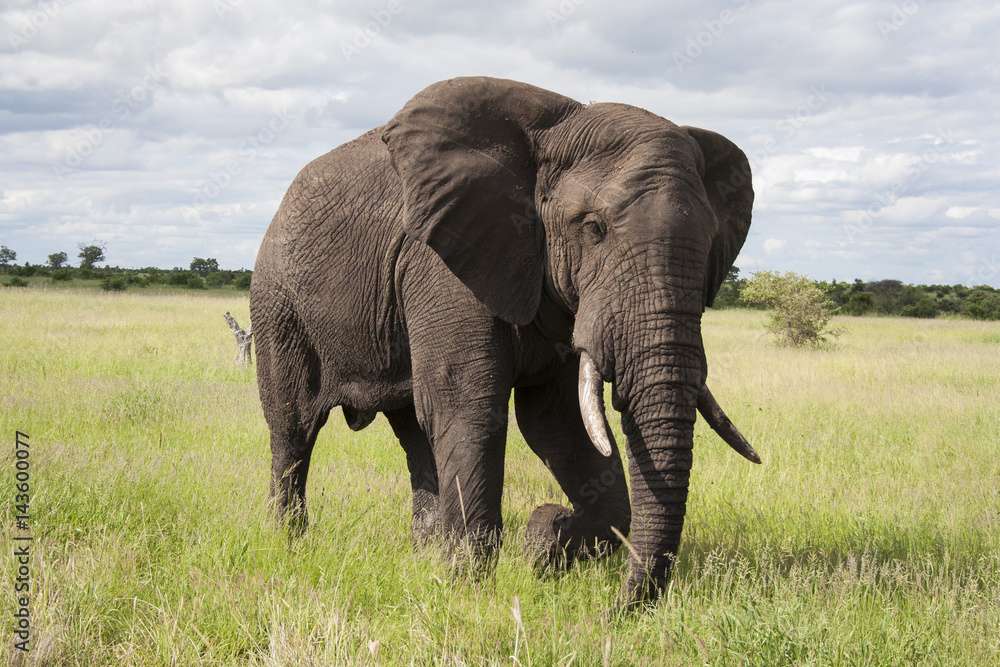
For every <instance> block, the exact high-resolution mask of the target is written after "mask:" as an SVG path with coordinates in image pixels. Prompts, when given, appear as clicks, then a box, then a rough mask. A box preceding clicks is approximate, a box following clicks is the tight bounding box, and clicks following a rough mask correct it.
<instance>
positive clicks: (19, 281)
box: [7, 276, 28, 287]
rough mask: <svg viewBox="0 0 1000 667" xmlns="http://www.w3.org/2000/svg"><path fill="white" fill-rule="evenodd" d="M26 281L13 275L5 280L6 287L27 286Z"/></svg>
mask: <svg viewBox="0 0 1000 667" xmlns="http://www.w3.org/2000/svg"><path fill="white" fill-rule="evenodd" d="M27 286H28V281H27V280H23V279H21V278H18V277H17V276H14V277H13V278H11V279H10V280H8V281H7V287H27Z"/></svg>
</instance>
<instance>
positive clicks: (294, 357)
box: [254, 309, 330, 532]
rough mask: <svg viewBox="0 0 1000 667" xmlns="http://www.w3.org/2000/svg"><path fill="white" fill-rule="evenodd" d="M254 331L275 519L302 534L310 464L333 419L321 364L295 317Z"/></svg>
mask: <svg viewBox="0 0 1000 667" xmlns="http://www.w3.org/2000/svg"><path fill="white" fill-rule="evenodd" d="M289 310H290V309H289ZM286 312H288V311H286ZM262 319H264V318H259V320H262ZM255 324H257V322H256V321H255ZM254 328H255V329H257V330H259V331H261V334H259V337H258V339H257V341H256V342H257V384H258V386H259V388H260V399H261V406H262V407H263V409H264V416H265V418H266V420H267V425H268V429H269V430H270V434H271V489H270V492H271V501H272V502H273V503H274V512H275V514H276V516H277V518H278V519H279V520H288V521H289V523H290V527H291V528H293V530H295V531H297V532H301V531H303V530H305V527H306V525H307V523H308V518H307V514H306V479H307V478H308V475H309V460H310V458H311V456H312V450H313V445H315V444H316V436H317V435H318V434H319V430H320V429H321V428H322V427H323V425H324V424H325V423H326V420H327V417H329V415H330V409H329V407H326V406H324V405H323V404H322V403H321V396H320V384H321V383H320V361H319V357H318V355H317V354H316V351H315V349H314V348H313V347H312V345H311V343H310V342H309V340H308V338H307V337H306V335H305V334H304V332H303V331H302V329H301V328H300V327H299V326H297V320H296V318H295V317H294V316H287V317H284V318H280V319H277V321H265V322H262V323H261V324H260V325H258V326H256V327H254Z"/></svg>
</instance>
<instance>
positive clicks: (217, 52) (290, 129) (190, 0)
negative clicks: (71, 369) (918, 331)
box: [0, 0, 1000, 287]
mask: <svg viewBox="0 0 1000 667" xmlns="http://www.w3.org/2000/svg"><path fill="white" fill-rule="evenodd" d="M0 7H2V9H0V244H2V245H6V246H8V247H9V248H11V249H12V250H14V251H16V252H17V260H18V262H24V261H30V262H32V263H43V262H45V261H46V258H47V256H48V255H49V254H51V253H54V252H57V251H65V252H66V253H67V254H68V255H69V256H70V257H71V258H72V259H73V260H75V259H76V258H75V256H76V253H77V244H78V243H81V242H84V243H89V242H90V241H92V240H95V239H98V240H101V241H103V242H105V243H106V244H107V260H108V262H109V263H110V264H112V265H119V266H123V267H136V268H139V267H144V266H159V267H164V268H170V267H173V266H185V267H186V266H187V265H188V264H189V263H190V261H191V259H192V257H195V256H198V257H215V258H217V259H218V261H219V263H220V265H221V266H223V267H224V268H239V267H248V268H249V267H252V265H253V262H254V258H255V255H256V249H257V246H258V244H259V242H260V239H261V237H262V235H263V233H264V230H265V229H266V227H267V224H268V222H269V221H270V219H271V217H272V215H273V214H274V211H275V209H276V208H277V205H278V202H279V201H280V199H281V196H282V194H283V193H284V191H285V189H286V188H287V187H288V184H289V182H290V181H291V179H292V178H293V177H294V176H295V174H296V172H297V171H298V170H299V169H300V168H301V167H302V166H304V165H305V164H306V163H307V162H308V161H310V160H311V159H313V158H314V157H317V156H319V155H321V154H323V153H325V152H327V151H328V150H330V149H331V148H333V147H335V146H337V145H338V144H341V143H343V142H345V141H348V140H350V139H352V138H354V137H355V136H357V135H358V134H360V133H362V132H364V131H366V130H368V129H370V128H372V127H375V126H378V125H381V124H383V123H384V122H385V121H386V120H387V119H389V118H390V117H391V116H392V114H393V113H394V112H395V111H396V110H397V109H399V107H401V106H402V105H403V104H404V103H405V102H406V100H407V99H409V98H410V97H412V96H413V94H415V93H416V92H418V91H419V90H420V89H422V88H423V87H425V86H426V85H428V84H430V83H432V82H434V81H438V80H441V79H446V78H449V77H453V76H460V75H475V74H482V75H489V76H497V77H504V78H511V79H518V80H521V81H526V82H529V83H533V84H535V85H539V86H542V87H545V88H549V89H552V90H555V91H557V92H560V93H563V94H565V95H568V96H570V97H573V98H575V99H577V100H580V101H582V102H589V101H614V102H626V103H630V104H634V105H636V106H641V107H645V108H647V109H649V110H651V111H653V112H655V113H657V114H660V115H662V116H664V117H666V118H669V119H670V120H673V121H675V122H677V123H679V124H686V125H697V126H701V127H705V128H708V129H712V130H716V131H718V132H721V133H723V134H725V135H726V136H728V137H729V138H730V139H732V140H733V141H735V142H736V143H737V144H738V145H739V146H740V147H742V148H743V150H744V151H745V152H746V153H747V154H748V156H749V157H750V159H751V163H752V166H753V171H754V188H755V190H756V193H757V198H756V204H755V212H754V222H753V226H752V228H751V232H750V237H749V238H748V240H747V243H746V245H745V247H744V249H743V253H742V254H741V255H740V257H739V259H738V260H737V266H739V267H740V268H741V270H742V271H743V273H744V274H746V273H750V272H753V271H756V270H764V269H773V270H780V271H797V272H800V273H807V274H809V275H811V276H812V277H813V278H816V279H825V280H831V279H838V280H852V279H854V278H864V279H879V278H898V279H901V280H903V281H905V282H912V283H949V284H952V283H964V284H969V285H973V284H983V283H986V284H991V285H994V286H998V287H1000V164H998V159H1000V46H998V44H1000V6H998V5H996V4H995V3H994V2H992V1H987V0H965V1H963V2H960V3H959V2H944V1H943V0H905V1H904V0H896V1H884V2H883V1H881V0H867V1H865V2H850V1H839V2H835V1H831V0H817V1H815V2H811V3H803V2H788V1H784V0H782V1H777V0H773V1H768V0H718V1H716V2H704V1H703V2H693V1H683V2H659V1H653V0H637V1H635V2H627V1H624V0H617V1H615V2H607V1H604V0H513V1H511V2H506V3H503V4H500V3H490V4H487V3H476V2H469V0H363V1H357V0H354V1H343V0H312V1H299V0H292V1H289V0H286V1H284V2H281V3H278V2H273V1H271V2H264V1H263V0H174V1H172V2H166V1H165V0H163V1H157V0H131V1H130V0H45V1H42V2H36V1H26V0H4V2H3V4H2V5H0Z"/></svg>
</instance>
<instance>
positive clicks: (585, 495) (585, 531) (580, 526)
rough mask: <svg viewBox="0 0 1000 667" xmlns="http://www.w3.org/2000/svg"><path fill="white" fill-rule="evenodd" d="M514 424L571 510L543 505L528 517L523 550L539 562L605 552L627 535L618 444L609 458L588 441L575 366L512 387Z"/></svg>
mask: <svg viewBox="0 0 1000 667" xmlns="http://www.w3.org/2000/svg"><path fill="white" fill-rule="evenodd" d="M514 407H515V412H516V415H517V425H518V427H519V428H520V430H521V433H522V435H524V439H525V441H526V442H527V443H528V446H529V447H530V448H531V450H532V451H533V452H535V454H537V455H538V457H539V458H540V459H542V461H543V462H544V463H545V465H546V467H548V468H549V470H550V471H552V474H553V475H554V476H555V478H556V480H557V481H558V482H559V486H560V487H561V488H562V490H563V493H565V494H566V496H567V497H568V498H569V502H570V504H571V505H572V510H570V509H568V508H566V507H563V506H561V505H556V504H545V505H542V506H541V507H538V508H536V509H535V510H534V512H532V514H531V518H530V519H529V520H528V527H527V534H526V536H525V549H526V551H527V552H528V555H529V557H530V558H532V559H533V560H534V561H535V563H536V564H538V565H540V566H547V565H561V564H567V563H569V562H572V560H573V559H576V558H588V557H592V556H596V555H605V554H607V553H610V552H611V551H612V550H613V549H615V548H616V547H617V546H618V545H619V544H620V542H621V540H620V539H619V538H618V537H617V535H616V534H615V530H617V531H619V532H620V533H621V534H622V535H626V534H628V530H629V524H630V521H631V509H630V505H629V497H628V487H627V485H626V483H625V471H624V469H623V466H622V463H621V457H620V455H619V453H618V448H617V446H615V445H614V443H613V441H612V446H613V452H612V455H611V456H610V457H605V456H603V455H602V454H600V453H599V452H598V451H597V449H596V448H595V447H594V445H593V444H592V443H591V441H590V437H589V436H588V435H587V431H586V428H585V427H584V424H583V418H582V417H581V415H580V403H579V395H578V387H577V366H576V364H574V363H570V364H567V366H566V368H565V370H564V372H563V375H562V377H560V378H557V379H555V380H553V381H551V382H549V383H547V384H543V385H538V386H534V387H527V388H519V389H516V390H515V391H514Z"/></svg>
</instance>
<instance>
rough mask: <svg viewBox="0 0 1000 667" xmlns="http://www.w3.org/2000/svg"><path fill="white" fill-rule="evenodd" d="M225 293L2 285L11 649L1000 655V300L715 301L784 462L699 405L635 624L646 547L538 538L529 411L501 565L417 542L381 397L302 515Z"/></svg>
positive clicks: (144, 657)
mask: <svg viewBox="0 0 1000 667" xmlns="http://www.w3.org/2000/svg"><path fill="white" fill-rule="evenodd" d="M227 310H228V311H231V312H232V313H233V314H234V316H235V317H236V318H237V319H238V320H239V321H240V323H241V324H244V326H245V324H246V321H247V320H248V319H249V316H248V306H247V302H246V296H245V293H244V294H239V293H228V294H227V293H216V294H211V293H210V294H205V293H201V294H193V293H183V294H176V293H162V294H155V293H149V292H138V291H137V292H135V293H132V292H131V291H130V292H128V293H125V294H105V293H103V292H100V291H95V292H86V291H65V290H58V289H38V288H32V289H30V290H23V289H0V317H2V318H3V321H4V322H5V323H6V324H5V326H4V327H3V328H2V329H0V381H2V384H0V433H2V434H3V436H2V437H4V438H6V439H8V440H9V441H10V444H11V446H10V447H4V452H5V453H4V455H3V457H2V460H0V466H2V470H0V494H2V495H0V498H2V502H0V511H2V516H0V519H2V524H3V533H4V534H3V538H2V539H3V541H4V544H5V545H7V546H4V547H3V551H2V553H3V556H2V557H0V561H2V566H0V567H2V576H3V580H4V581H3V583H2V584H0V586H2V592H0V596H2V599H3V601H4V602H3V608H5V609H7V608H13V606H14V594H13V585H14V576H15V575H14V572H15V562H14V559H13V556H12V553H13V549H12V548H9V547H10V545H12V544H13V536H14V535H15V534H16V533H15V531H13V528H12V527H13V514H14V508H13V505H14V503H13V502H12V501H13V498H14V488H13V485H14V459H13V456H12V454H11V448H12V445H13V439H14V432H15V430H17V429H19V430H21V431H25V432H27V433H28V434H30V436H31V475H32V477H31V483H32V505H31V534H32V535H33V536H34V538H35V539H34V542H33V543H32V548H33V550H34V560H33V564H32V568H33V570H32V577H33V585H34V589H33V591H32V599H31V613H32V643H31V647H32V648H31V652H30V653H29V654H28V655H27V656H25V655H23V654H21V653H20V652H18V651H15V650H13V649H12V648H11V646H12V644H13V642H12V640H10V635H9V633H6V632H5V635H4V644H3V646H2V648H0V650H3V651H4V652H5V654H6V657H8V658H9V659H10V661H11V662H12V664H36V665H104V664H115V665H174V664H176V665H202V664H203V665H254V666H269V667H270V666H278V665H300V664H302V665H328V664H373V665H374V664H380V665H396V664H402V665H409V664H415V665H461V664H467V665H479V664H520V665H569V664H575V665H601V664H611V665H632V664H648V665H661V664H679V665H704V664H708V665H737V664H740V663H742V664H750V665H781V664H789V665H793V664H803V665H867V664H872V665H888V664H893V665H895V664H898V665H904V664H905V665H910V664H921V665H979V664H982V665H985V664H998V663H1000V634H998V633H997V631H996V628H997V627H1000V611H998V610H1000V517H998V509H1000V458H998V457H997V449H998V441H1000V437H998V433H1000V327H998V325H996V324H986V323H977V322H970V321H962V320H929V321H927V320H902V319H890V318H877V319H876V318H872V319H867V318H838V319H837V320H835V322H834V325H835V326H838V327H842V328H844V329H846V333H845V334H844V335H842V336H840V337H839V339H838V340H837V342H836V343H835V344H834V345H833V346H832V348H830V349H825V350H818V351H815V350H807V351H801V350H792V349H787V348H779V347H776V346H774V345H773V344H772V343H771V342H770V340H769V339H768V337H767V336H766V334H765V329H764V326H765V324H766V317H767V316H766V314H765V313H760V312H750V311H722V312H709V313H708V314H707V315H706V317H705V326H704V337H705V342H706V348H707V354H708V358H709V363H710V374H709V380H710V384H711V386H712V388H713V392H714V393H715V395H716V396H717V398H718V399H719V401H720V403H721V404H722V405H723V406H724V407H726V408H727V410H728V412H729V415H730V416H731V417H732V418H733V420H734V421H735V422H736V423H737V424H738V425H739V426H740V427H741V428H742V429H743V431H744V433H745V434H746V435H747V436H748V437H749V438H750V440H751V442H753V444H754V445H755V446H756V448H757V449H758V451H759V452H760V453H761V455H762V457H763V458H764V464H763V465H762V466H753V465H751V464H749V463H747V462H746V461H744V460H743V459H742V458H740V457H739V456H737V455H736V454H734V453H733V452H731V451H729V450H728V448H727V447H726V446H725V445H724V444H723V443H722V442H721V441H720V440H719V439H718V438H717V437H715V436H714V434H712V433H710V432H709V431H707V429H706V428H705V427H704V424H701V423H699V425H698V429H697V434H696V441H695V467H694V472H693V473H692V483H691V494H690V498H689V503H688V508H689V509H688V518H687V524H686V527H685V533H684V540H683V546H682V550H681V554H680V559H679V563H678V566H677V569H676V573H675V576H674V579H673V583H672V585H671V588H670V591H669V595H668V597H667V599H666V600H665V601H664V602H663V603H662V604H661V605H660V606H659V607H658V608H657V609H655V610H654V611H653V612H651V613H648V614H644V615H639V616H636V617H634V618H631V619H628V620H626V621H623V622H617V623H616V622H612V621H609V620H608V619H607V618H606V617H604V616H602V613H603V612H604V610H605V609H606V608H608V606H609V605H610V603H611V600H612V599H613V597H614V595H615V594H616V592H617V589H618V585H619V581H620V577H621V574H622V571H623V568H624V560H623V557H622V554H617V555H615V556H614V557H612V558H610V559H608V560H605V561H602V562H599V563H587V564H583V565H580V566H577V567H574V568H573V569H571V570H570V571H569V572H567V573H565V574H562V575H561V576H556V577H549V578H543V579H539V578H538V577H536V576H535V574H534V573H533V572H532V570H531V569H530V567H529V566H528V565H527V564H526V563H525V562H524V559H523V558H522V555H521V541H522V539H523V534H524V526H525V523H526V521H527V517H528V515H529V513H530V512H531V510H532V509H533V508H534V507H535V506H537V505H538V504H540V503H543V502H560V501H561V496H560V493H559V490H558V487H557V486H556V484H555V482H554V481H553V480H552V478H551V477H550V476H549V475H548V474H547V472H546V471H545V470H544V468H543V467H542V465H541V463H540V462H539V461H538V460H537V459H536V458H535V457H534V456H533V455H532V454H531V453H530V452H529V451H528V449H527V448H526V446H525V445H524V443H523V441H521V439H520V436H519V435H518V434H517V433H516V431H514V430H512V433H511V438H510V444H509V448H508V457H507V470H506V477H507V479H506V484H505V491H504V515H505V521H506V526H507V536H506V542H505V545H504V547H503V549H502V551H501V554H500V558H499V560H498V565H497V568H496V572H495V573H494V574H493V575H492V576H490V577H488V578H486V579H484V580H481V581H478V582H471V581H466V580H461V579H457V580H456V579H454V578H452V577H451V576H449V574H448V572H447V570H446V569H445V568H444V566H443V565H442V564H441V561H440V558H439V556H438V554H437V553H436V552H435V550H434V549H433V548H424V549H420V548H417V547H414V546H413V545H412V544H411V542H410V540H409V514H408V512H409V483H408V478H407V475H406V466H405V461H404V457H403V454H402V450H401V449H400V448H399V445H398V444H397V443H396V442H395V441H394V439H393V438H392V434H391V430H390V429H389V427H388V425H387V424H386V422H385V421H384V419H382V418H381V417H380V418H379V419H378V420H376V422H375V423H373V424H372V425H371V426H370V427H369V428H368V429H366V430H364V431H362V432H360V433H354V432H352V431H350V430H348V429H347V427H346V426H345V425H344V424H343V421H342V420H341V419H339V418H337V417H336V416H333V417H331V420H330V423H329V425H328V426H327V427H326V428H325V429H324V431H323V432H322V434H321V436H320V441H319V443H318V444H317V448H316V452H315V454H314V462H313V467H312V469H311V472H310V480H309V485H310V486H309V498H310V510H311V520H312V521H311V527H310V530H309V531H308V533H307V534H306V536H305V537H304V538H302V539H300V540H296V541H293V542H289V541H288V539H287V537H286V536H285V535H284V534H283V533H282V532H281V531H278V530H276V529H275V528H274V527H273V526H272V524H271V523H270V522H269V520H268V518H267V511H266V510H267V504H266V503H267V500H266V490H267V482H268V474H269V473H268V471H269V463H270V453H269V450H268V447H267V433H266V428H265V425H264V421H263V418H262V416H261V413H260V409H259V405H258V402H257V395H256V384H255V377H254V373H253V370H252V369H245V368H237V367H236V366H234V365H233V359H234V357H235V354H236V346H235V343H234V341H233V338H232V335H231V334H230V332H229V330H228V328H227V327H226V324H225V322H224V320H223V318H222V314H223V313H224V312H226V311H227ZM616 428H617V426H616ZM620 438H621V436H620V433H619V439H620ZM620 441H621V439H620ZM8 602H9V603H10V604H8ZM5 617H6V618H8V621H7V622H6V623H7V625H6V626H5V627H10V620H9V618H10V617H9V616H7V615H6V614H5Z"/></svg>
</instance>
